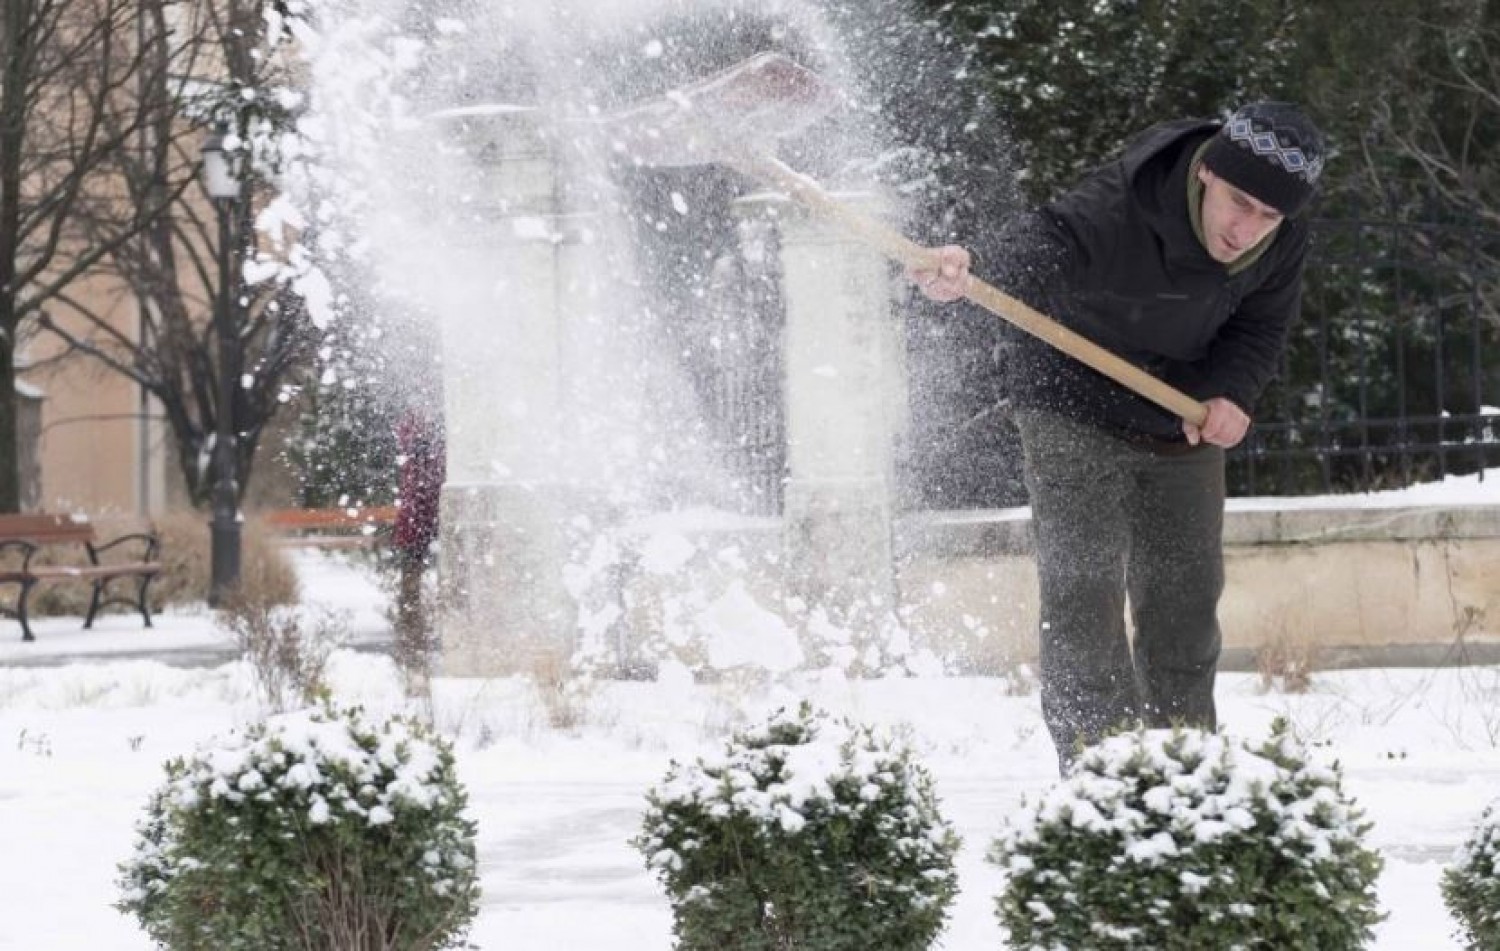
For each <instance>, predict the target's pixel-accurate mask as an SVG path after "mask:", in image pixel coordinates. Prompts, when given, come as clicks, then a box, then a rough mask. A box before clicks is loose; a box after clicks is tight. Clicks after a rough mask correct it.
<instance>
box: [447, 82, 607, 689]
mask: <svg viewBox="0 0 1500 951" xmlns="http://www.w3.org/2000/svg"><path fill="white" fill-rule="evenodd" d="M534 116H535V114H534V113H531V112H529V111H519V110H518V111H516V112H514V113H511V114H506V115H501V116H494V117H490V118H489V120H488V121H487V122H486V123H485V124H484V126H483V128H484V133H483V136H484V139H485V141H484V142H483V143H482V146H483V148H482V149H481V150H479V151H482V152H484V153H485V154H486V155H487V158H486V160H485V164H484V167H483V168H481V169H478V170H477V171H478V174H479V175H481V176H482V177H481V179H480V181H478V182H477V183H476V187H475V189H474V194H475V195H477V196H479V197H478V201H479V203H480V204H479V206H478V207H476V208H471V209H470V210H469V211H468V212H466V215H467V217H466V218H465V219H464V220H462V221H461V222H460V223H459V224H458V225H457V227H458V228H459V229H460V230H463V231H465V232H466V233H467V234H468V235H469V236H470V239H471V240H470V241H469V242H468V243H467V244H468V246H467V247H465V248H462V249H459V250H457V251H456V252H454V253H457V254H459V255H462V256H463V258H464V261H463V264H464V266H462V267H461V268H458V269H456V270H452V269H451V264H452V262H450V264H449V270H448V271H445V273H463V274H466V275H470V276H469V277H466V278H465V279H464V281H463V283H464V285H465V286H464V287H463V288H455V289H453V294H454V299H453V300H450V301H445V302H444V304H445V310H444V313H443V315H442V316H443V384H444V385H443V391H444V395H443V399H444V413H445V421H446V425H447V445H448V481H447V483H446V484H445V485H444V487H443V493H442V511H441V520H442V536H441V561H440V568H441V579H442V599H441V600H442V604H441V608H440V614H439V620H438V634H439V637H440V639H441V643H442V653H443V664H442V667H443V670H444V672H445V673H447V674H449V675H455V676H493V675H500V674H506V673H512V672H516V671H523V670H533V669H536V668H537V665H538V664H557V663H560V662H561V661H563V660H564V659H565V658H566V657H567V656H568V655H569V654H570V653H571V652H572V649H573V639H574V636H575V629H576V620H575V614H576V611H575V607H574V605H573V602H572V599H571V598H570V597H569V595H568V592H567V589H566V587H565V586H564V583H563V567H564V565H565V564H566V560H567V551H568V541H567V538H566V534H565V533H566V530H567V529H566V524H567V521H568V518H567V516H568V513H569V511H570V508H571V506H570V503H569V495H570V491H569V490H568V489H567V488H566V487H565V486H564V485H563V484H562V479H563V474H562V473H563V467H562V465H561V463H560V459H561V457H562V455H563V449H564V447H563V445H562V441H563V440H564V439H565V438H566V437H565V428H566V425H565V424H566V419H567V407H566V401H565V397H564V392H565V382H566V381H565V377H566V366H565V359H566V358H565V351H566V340H565V336H564V335H565V329H566V325H567V321H568V313H569V311H570V309H571V308H573V307H575V306H582V305H586V304H587V303H588V301H589V300H590V295H591V291H590V290H589V288H588V287H582V288H580V286H578V282H577V281H576V280H575V279H574V277H573V275H576V274H579V273H587V272H588V271H589V270H590V269H589V267H588V262H587V260H585V259H586V258H587V257H588V256H589V255H590V253H591V251H590V245H589V244H588V243H587V242H586V241H584V240H583V239H584V237H585V236H586V235H587V233H588V232H587V229H586V228H584V227H581V226H580V220H581V217H580V216H579V215H578V214H576V213H574V212H572V211H571V210H570V209H567V208H565V207H564V201H563V198H562V189H561V185H560V175H559V171H558V168H557V163H556V161H555V156H554V154H553V151H552V148H551V145H550V144H549V142H548V141H547V139H546V137H545V135H544V133H543V131H542V130H541V129H539V128H538V126H537V124H536V122H535V120H534ZM467 134H468V135H470V136H473V135H475V133H474V132H473V126H472V125H471V126H470V127H469V131H468V132H467ZM466 144H468V145H472V143H466ZM469 151H470V153H471V154H472V153H474V152H475V151H476V150H475V149H473V148H470V149H469ZM467 171H468V173H469V174H470V175H471V176H472V175H474V174H475V170H474V169H473V168H472V167H470V168H469V169H468V170H467Z"/></svg>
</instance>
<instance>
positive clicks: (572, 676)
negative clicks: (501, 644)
mask: <svg viewBox="0 0 1500 951" xmlns="http://www.w3.org/2000/svg"><path fill="white" fill-rule="evenodd" d="M527 675H528V677H529V678H530V679H531V684H532V688H533V689H534V690H535V691H536V694H537V699H538V700H540V701H541V704H542V709H543V710H545V711H546V713H547V725H548V726H550V727H551V728H552V729H554V730H576V729H578V728H579V727H581V726H583V725H584V724H586V723H588V722H589V719H590V715H591V711H592V708H593V703H594V700H595V695H596V694H597V693H598V684H597V682H596V681H595V680H594V678H593V677H592V676H590V674H589V673H588V671H585V670H580V669H578V667H577V666H576V665H575V664H574V662H573V659H572V658H570V657H569V656H567V654H565V653H564V652H562V651H555V650H538V651H536V652H535V653H534V654H533V655H532V657H531V663H530V665H529V667H528V669H527Z"/></svg>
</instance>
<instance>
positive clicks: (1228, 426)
mask: <svg viewBox="0 0 1500 951" xmlns="http://www.w3.org/2000/svg"><path fill="white" fill-rule="evenodd" d="M1204 405H1205V406H1207V407H1208V418H1207V419H1205V420H1204V421H1203V425H1202V426H1194V425H1193V424H1192V423H1190V422H1188V421H1187V420H1183V421H1182V431H1183V433H1184V434H1185V435H1186V436H1187V441H1188V442H1190V443H1192V444H1193V445H1194V446H1196V445H1198V443H1200V442H1206V443H1208V444H1209V445H1213V446H1223V447H1224V448H1225V449H1233V448H1234V447H1235V446H1238V445H1239V444H1240V440H1241V439H1244V438H1245V433H1246V432H1247V431H1248V430H1249V429H1250V417H1249V416H1246V415H1245V411H1244V410H1242V409H1240V408H1239V407H1238V406H1236V405H1234V404H1233V403H1231V402H1230V401H1229V400H1226V399H1225V398H1224V397H1222V396H1215V397H1214V398H1213V399H1211V400H1209V401H1208V402H1206V403H1205V404H1204Z"/></svg>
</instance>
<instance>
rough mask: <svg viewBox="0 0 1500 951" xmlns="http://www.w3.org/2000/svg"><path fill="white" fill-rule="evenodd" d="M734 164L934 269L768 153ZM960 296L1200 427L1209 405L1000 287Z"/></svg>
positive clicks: (918, 250) (922, 251)
mask: <svg viewBox="0 0 1500 951" xmlns="http://www.w3.org/2000/svg"><path fill="white" fill-rule="evenodd" d="M733 165H734V166H735V167H736V168H738V169H739V170H740V171H742V172H744V173H745V174H747V175H750V176H753V177H755V178H759V179H761V180H762V181H766V182H768V183H770V184H772V185H774V186H776V187H777V188H779V189H782V190H784V191H786V192H787V193H788V194H789V195H791V196H792V197H793V198H795V199H797V200H798V201H800V202H802V203H803V204H805V205H807V206H808V207H810V208H812V209H814V210H815V211H818V212H821V213H822V214H825V215H827V216H828V217H830V218H833V219H835V220H836V221H838V222H839V223H840V224H842V225H843V226H844V227H845V228H847V229H848V230H849V231H851V232H853V233H854V235H856V236H857V237H858V238H859V239H860V240H862V241H864V242H865V243H866V244H868V245H870V246H871V247H873V248H875V249H876V250H878V251H880V252H882V253H883V254H885V255H886V256H887V257H889V258H892V259H893V260H895V261H898V262H900V263H901V264H903V265H905V266H906V267H907V268H909V269H911V270H916V271H930V270H936V269H937V267H938V254H937V252H936V251H934V250H933V249H931V248H927V247H923V246H922V245H920V244H917V243H916V242H915V241H912V240H911V239H909V238H907V237H906V236H905V235H902V234H900V233H899V232H897V231H895V230H893V229H891V228H889V227H887V226H885V225H883V224H881V223H880V222H878V221H876V220H875V219H873V218H871V217H869V216H868V215H863V214H860V213H859V212H857V211H855V210H853V209H852V208H850V207H849V206H848V205H845V204H843V203H842V202H839V201H838V200H836V199H835V198H833V197H832V196H831V195H829V194H828V192H826V191H824V190H823V188H822V187H821V186H820V185H818V183H817V182H815V181H813V180H812V179H811V178H808V177H807V176H806V175H802V174H800V173H798V172H796V171H793V170H792V169H791V168H788V167H787V166H786V164H785V163H783V162H781V161H779V160H778V159H775V158H772V157H770V156H766V155H740V156H736V157H735V159H734V161H733ZM964 296H965V297H967V298H968V299H969V300H971V301H973V302H974V303H976V304H978V305H979V306H980V307H983V308H984V309H985V310H987V311H989V312H990V313H992V314H994V315H995V316H996V317H999V318H1000V319H1002V320H1005V321H1007V322H1009V323H1011V324H1013V325H1015V326H1016V327H1019V328H1020V329H1022V330H1024V331H1026V332H1027V333H1029V334H1031V335H1032V336H1033V337H1037V338H1038V339H1040V340H1043V341H1045V342H1046V343H1048V344H1051V345H1052V346H1053V347H1056V348H1057V349H1058V350H1061V351H1062V352H1063V353H1066V354H1067V355H1068V356H1070V357H1073V358H1074V359H1075V360H1079V361H1080V362H1082V363H1084V364H1086V365H1088V366H1090V367H1092V368H1093V369H1095V370H1098V371H1099V372H1100V373H1102V374H1104V375H1105V376H1107V377H1109V378H1110V379H1111V380H1114V381H1115V382H1116V383H1119V384H1120V385H1121V386H1124V387H1127V388H1128V389H1130V390H1132V391H1134V392H1136V393H1139V394H1140V395H1141V396H1144V397H1145V398H1146V399H1148V400H1150V401H1151V402H1153V403H1155V404H1156V405H1157V406H1160V407H1162V408H1163V409H1165V410H1167V411H1169V412H1171V413H1175V414H1176V415H1177V416H1179V417H1181V418H1182V419H1185V420H1187V421H1188V422H1189V423H1192V424H1193V425H1195V426H1202V425H1203V423H1204V421H1205V420H1207V419H1208V407H1206V406H1204V405H1203V404H1202V403H1200V402H1199V401H1197V400H1195V399H1193V398H1192V397H1191V396H1188V395H1187V394H1186V393H1184V392H1182V391H1181V390H1179V389H1177V388H1176V387H1174V386H1170V385H1168V384H1166V383H1163V382H1162V381H1161V380H1158V379H1157V378H1156V377H1154V376H1152V375H1151V374H1149V373H1147V372H1146V371H1144V370H1142V369H1141V368H1140V367H1138V366H1136V365H1135V364H1133V363H1130V362H1129V361H1127V360H1123V359H1121V358H1120V357H1118V356H1116V355H1115V354H1113V353H1110V352H1109V351H1108V350H1106V349H1104V348H1103V347H1101V346H1099V345H1098V344H1096V343H1094V342H1093V341H1092V340H1089V339H1088V338H1087V337H1082V336H1080V335H1078V334H1076V333H1074V332H1073V331H1071V330H1069V329H1068V328H1067V327H1064V326H1063V325H1062V324H1060V323H1058V322H1057V321H1055V320H1053V319H1052V318H1051V317H1048V316H1047V315H1045V314H1043V313H1042V312H1040V311H1038V310H1035V309H1034V308H1032V307H1030V306H1028V305H1026V304H1025V303H1023V302H1021V301H1019V300H1017V299H1016V298H1014V297H1012V296H1010V295H1009V294H1007V293H1005V292H1004V291H1002V290H1000V289H999V288H998V287H995V286H994V285H992V284H989V283H986V282H985V281H982V280H980V279H979V278H977V277H973V276H972V275H971V276H970V278H969V289H968V291H967V292H966V293H965V294H964Z"/></svg>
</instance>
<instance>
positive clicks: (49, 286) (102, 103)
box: [0, 0, 171, 512]
mask: <svg viewBox="0 0 1500 951" xmlns="http://www.w3.org/2000/svg"><path fill="white" fill-rule="evenodd" d="M0 11H3V12H0V70H3V72H0V512H14V511H16V510H17V509H18V508H19V504H20V478H19V472H18V466H17V463H18V460H19V457H20V453H19V451H18V450H19V446H18V444H17V439H18V437H17V413H16V398H15V358H16V352H17V344H18V342H19V340H20V334H21V329H22V326H23V323H24V322H26V321H27V320H28V318H34V317H37V316H39V315H40V314H41V312H42V310H43V308H45V307H46V306H48V304H49V303H52V302H55V301H58V300H60V299H61V298H62V297H63V295H65V294H67V292H68V290H69V288H70V287H71V286H72V285H74V283H75V282H76V281H78V280H79V279H80V278H81V277H82V276H84V275H86V274H88V273H89V272H90V270H91V269H92V268H93V267H94V266H95V265H96V264H98V263H99V262H100V261H102V260H104V259H105V258H106V257H108V256H109V255H110V254H111V253H112V252H113V251H114V249H115V248H116V247H117V246H118V245H119V244H121V243H124V242H126V241H129V240H130V239H131V238H132V237H133V236H134V235H135V234H136V233H138V232H139V230H140V229H141V228H142V227H143V226H144V224H145V223H146V222H148V221H149V220H150V219H151V218H152V216H153V215H154V214H155V213H156V212H157V211H159V209H160V208H161V207H162V206H163V205H162V204H157V205H155V206H153V205H143V206H141V207H139V208H137V209H135V212H134V214H133V215H132V216H131V220H130V222H129V223H128V224H127V225H126V226H125V227H124V228H122V229H120V230H119V231H117V232H115V233H114V234H112V235H110V236H108V238H107V239H105V240H103V241H101V242H99V243H85V241H86V239H85V238H84V236H83V235H82V233H81V232H80V230H79V229H78V227H77V225H78V212H79V211H80V210H81V209H83V208H85V207H87V206H89V205H91V204H94V203H98V202H108V201H109V200H110V195H109V184H108V182H107V181H106V180H105V178H104V177H103V176H102V175H101V169H102V168H103V167H104V166H105V165H106V164H107V163H108V162H110V160H111V159H112V157H113V156H114V155H115V154H117V152H118V151H119V150H120V149H121V148H123V147H125V146H127V145H128V144H129V143H131V142H132V141H133V140H134V138H135V135H136V131H137V129H138V128H139V127H140V124H141V123H142V122H145V121H146V120H147V118H148V117H147V116H146V115H145V114H143V113H135V114H124V115H117V114H116V109H117V108H118V104H119V102H120V99H121V96H122V95H123V94H124V93H125V92H126V91H128V90H129V88H130V87H131V85H132V84H133V83H134V82H135V81H136V80H137V78H138V77H139V76H140V75H141V72H142V70H143V69H144V68H145V64H146V62H147V60H148V56H149V55H150V53H151V49H150V48H149V44H143V43H141V42H139V38H138V37H137V36H136V35H135V32H134V28H135V23H136V20H135V13H136V0H5V2H4V3H3V4H0ZM170 197H171V196H167V195H162V196H159V200H160V202H162V203H165V202H166V201H169V200H170Z"/></svg>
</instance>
